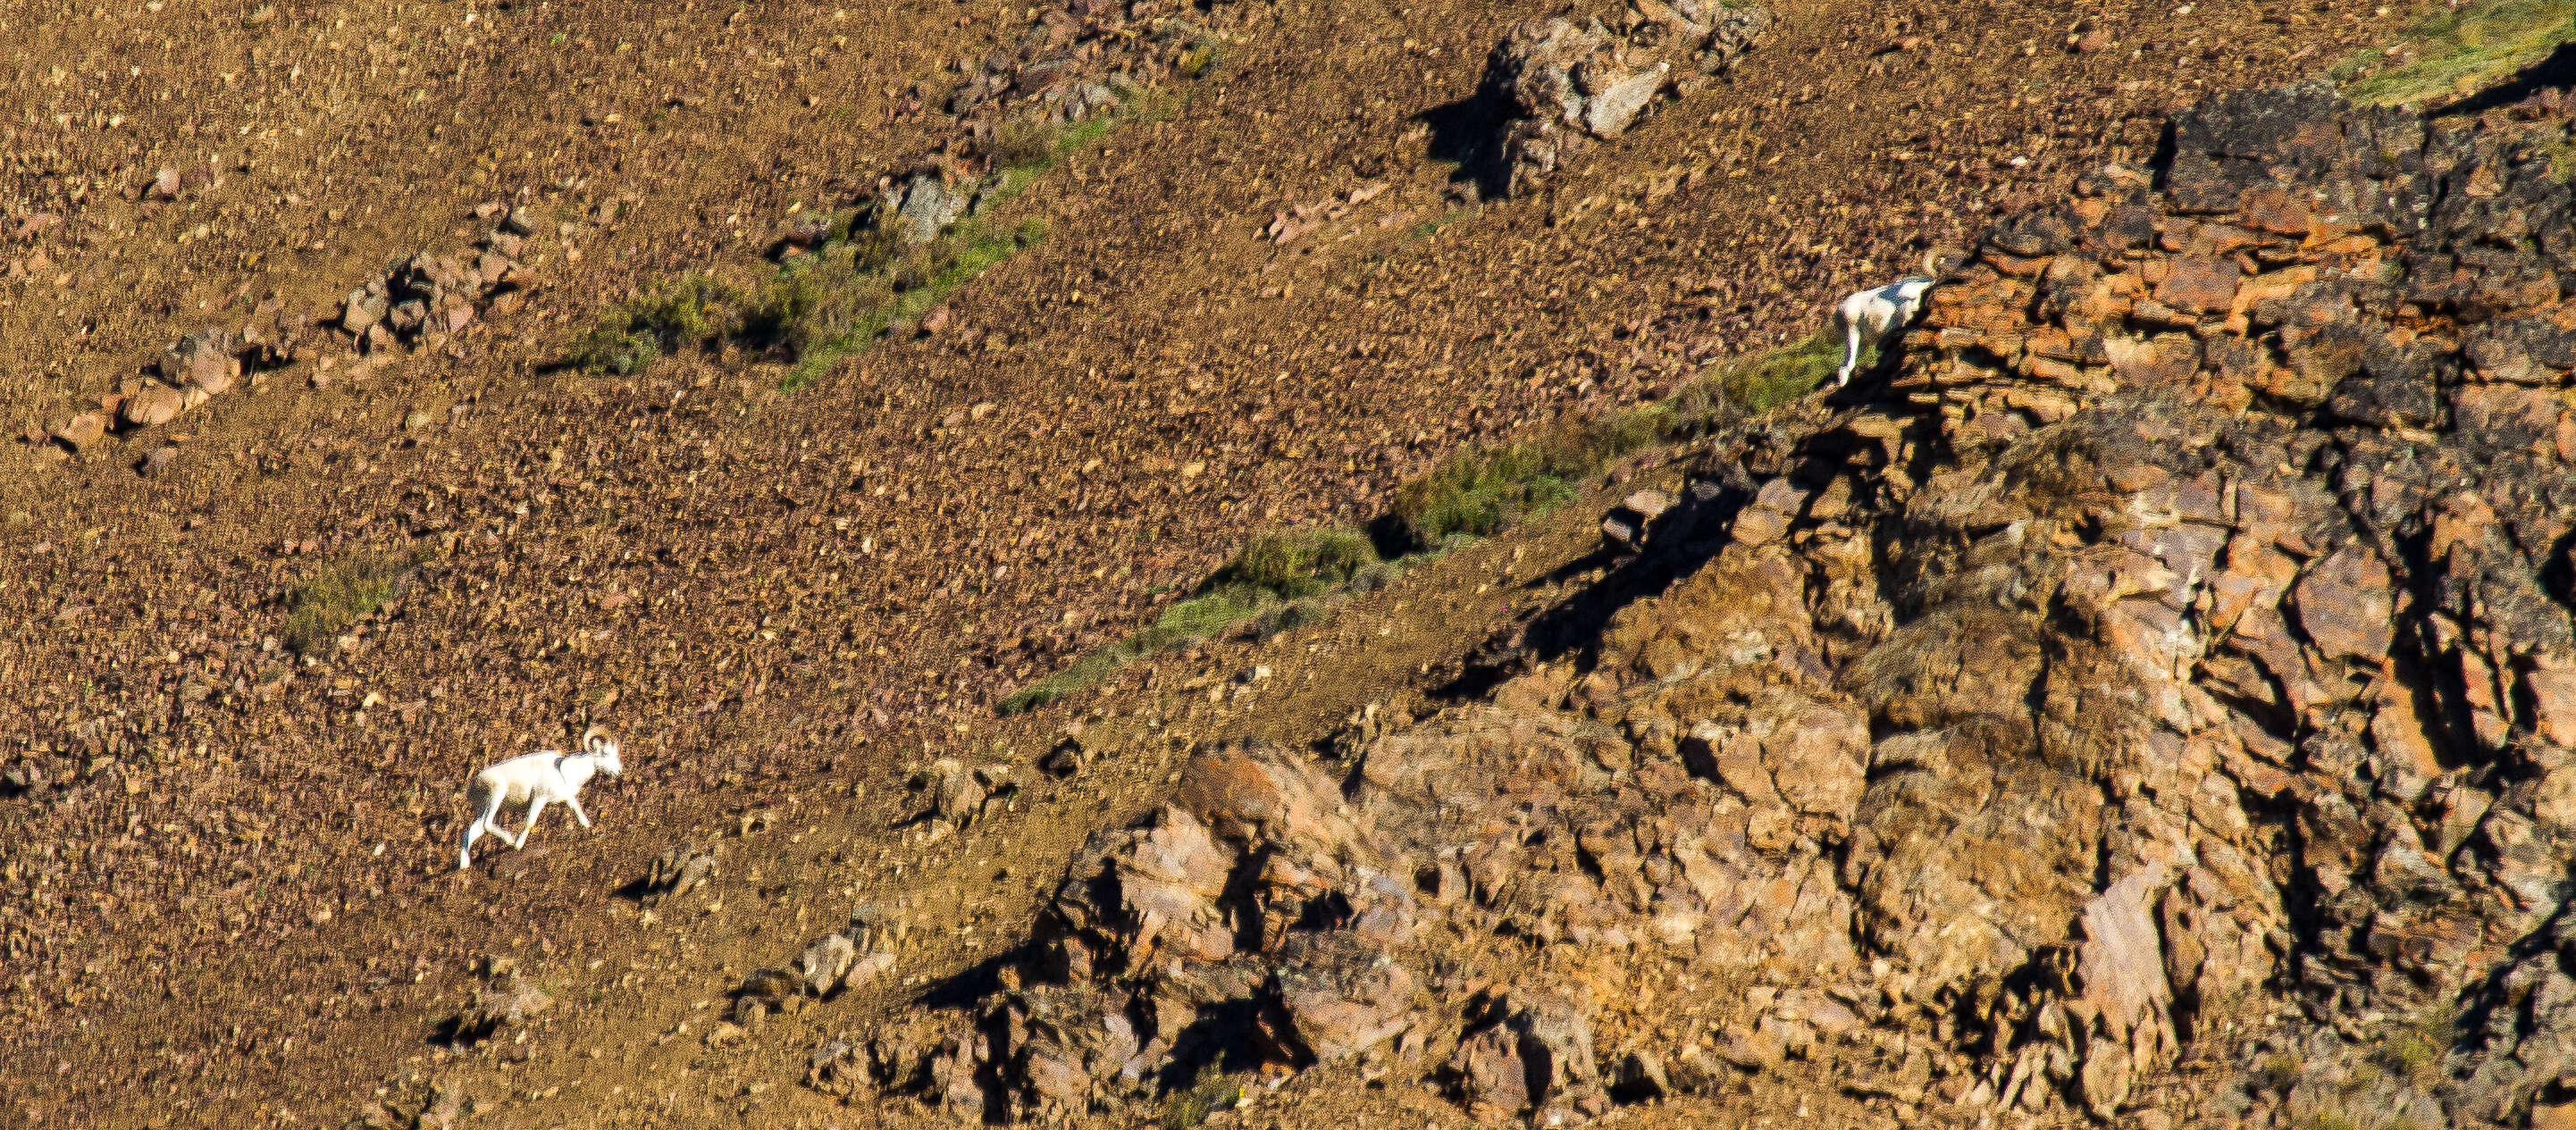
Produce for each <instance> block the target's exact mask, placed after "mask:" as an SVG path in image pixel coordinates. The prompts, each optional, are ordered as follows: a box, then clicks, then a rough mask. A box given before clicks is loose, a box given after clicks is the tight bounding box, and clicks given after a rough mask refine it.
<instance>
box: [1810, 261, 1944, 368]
mask: <svg viewBox="0 0 2576 1130" xmlns="http://www.w3.org/2000/svg"><path fill="white" fill-rule="evenodd" d="M1930 289H1932V280H1931V279H1927V278H1924V277H1922V276H1919V275H1917V276H1911V277H1908V278H1902V279H1898V280H1896V281H1895V282H1892V283H1889V284H1887V285H1886V286H1881V287H1873V288H1871V289H1869V290H1864V291H1861V292H1860V293H1858V294H1854V295H1852V296H1851V297H1849V298H1845V299H1843V301H1842V305H1839V306H1836V307H1834V329H1833V332H1834V336H1836V337H1839V338H1841V339H1843V367H1842V368H1841V369H1839V370H1837V371H1836V372H1835V373H1834V387H1835V388H1841V387H1842V386H1843V385H1845V384H1848V383H1850V381H1851V375H1852V370H1854V369H1857V368H1859V367H1860V353H1861V349H1862V348H1863V346H1865V345H1866V346H1869V347H1873V348H1877V349H1881V350H1884V349H1886V348H1887V343H1888V342H1890V341H1892V340H1894V339H1895V337H1896V335H1897V334H1899V333H1902V332H1904V330H1905V327H1906V326H1909V325H1911V324H1913V322H1914V316H1915V315H1916V314H1917V313H1920V312H1921V311H1922V309H1923V292H1924V291H1927V290H1930Z"/></svg>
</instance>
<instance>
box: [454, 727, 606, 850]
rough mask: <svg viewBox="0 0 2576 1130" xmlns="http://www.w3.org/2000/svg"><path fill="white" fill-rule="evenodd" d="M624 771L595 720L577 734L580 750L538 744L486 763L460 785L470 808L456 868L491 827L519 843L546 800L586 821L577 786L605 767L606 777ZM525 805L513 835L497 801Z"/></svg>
mask: <svg viewBox="0 0 2576 1130" xmlns="http://www.w3.org/2000/svg"><path fill="white" fill-rule="evenodd" d="M624 772H626V766H625V765H624V763H622V762H620V761H619V760H618V758H617V740H616V739H614V738H611V737H609V736H608V734H607V732H606V731H604V730H602V729H601V728H599V727H597V726H593V727H591V728H590V729H588V730H586V731H584V732H583V733H582V735H581V752H580V753H563V752H561V751H558V750H551V749H549V750H542V751H539V752H537V753H530V754H523V755H521V756H518V757H513V758H511V759H509V760H507V761H503V762H500V763H497V764H495V765H492V766H490V767H488V768H486V769H484V770H483V771H482V772H480V773H477V774H475V775H474V781H473V783H472V784H470V785H467V786H466V789H465V797H466V804H467V806H468V807H469V808H471V809H472V810H473V812H474V822H473V823H471V824H467V825H466V826H465V843H464V844H463V845H462V846H460V847H458V848H457V849H456V867H457V870H460V871H462V870H464V869H466V868H469V867H472V866H474V841H476V840H479V839H481V838H483V833H484V832H487V831H488V832H491V833H492V834H493V835H495V836H498V837H500V838H501V839H502V840H505V841H507V842H508V843H509V845H510V846H511V847H514V848H517V847H525V846H527V842H528V833H530V832H533V831H536V829H537V814H538V813H541V812H544V811H545V810H546V806H547V805H549V804H562V805H564V806H565V807H567V808H570V809H572V817H573V819H575V820H578V821H581V826H582V827H584V828H587V827H590V814H589V813H587V812H583V811H582V810H581V795H580V794H581V787H582V786H583V785H585V784H588V783H589V781H590V779H591V777H592V776H594V775H596V774H599V773H606V774H608V775H609V776H611V777H615V776H618V775H620V774H623V773H624ZM505 804H524V805H527V806H528V823H527V826H525V827H523V828H521V829H519V834H518V835H517V836H515V837H513V836H512V835H510V833H509V832H508V831H506V830H504V829H502V827H501V825H500V821H499V817H500V815H501V806H502V805H505Z"/></svg>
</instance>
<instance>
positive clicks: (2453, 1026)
mask: <svg viewBox="0 0 2576 1130" xmlns="http://www.w3.org/2000/svg"><path fill="white" fill-rule="evenodd" d="M2458 1022H2459V1014H2458V1013H2457V1012H2455V1011H2453V1010H2452V1009H2450V1008H2448V1007H2436V1008H2432V1009H2428V1010H2426V1011H2425V1012H2424V1013H2423V1014H2422V1015H2420V1016H2417V1017H2415V1018H2414V1021H2413V1022H2412V1023H2410V1024H2408V1025H2407V1026H2406V1027H2403V1028H2400V1029H2398V1030H2397V1031H2395V1032H2392V1033H2390V1034H2389V1035H2387V1036H2386V1037H2384V1038H2382V1039H2381V1040H2380V1042H2379V1046H2378V1047H2375V1048H2373V1049H2371V1053H2370V1059H2371V1062H2372V1063H2376V1064H2378V1065H2379V1066H2380V1067H2382V1068H2384V1069H2386V1070H2387V1071H2388V1073H2389V1074H2391V1075H2394V1076H2396V1077H2397V1078H2399V1079H2402V1080H2404V1081H2405V1082H2406V1083H2407V1085H2408V1086H2411V1087H2414V1088H2416V1089H2417V1090H2431V1089H2432V1087H2433V1086H2434V1085H2435V1084H2436V1083H2438V1082H2440V1081H2441V1077H2442V1061H2443V1060H2444V1059H2445V1058H2446V1057H2448V1056H2449V1055H2450V1052H2451V1045H2452V1044H2454V1043H2456V1042H2458V1040H2459V1028H2458Z"/></svg>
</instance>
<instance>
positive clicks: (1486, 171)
mask: <svg viewBox="0 0 2576 1130" xmlns="http://www.w3.org/2000/svg"><path fill="white" fill-rule="evenodd" d="M1512 117H1513V107H1512V104H1511V100H1510V99H1508V98H1505V97H1503V95H1502V93H1501V92H1499V91H1497V90H1495V89H1494V88H1493V86H1492V84H1491V83H1486V84H1484V85H1481V86H1479V87H1478V88H1477V90H1476V93H1474V94H1471V95H1469V96H1467V97H1465V98H1461V99H1458V100H1457V101H1455V102H1447V103H1443V104H1441V105H1438V106H1434V107H1432V108H1430V109H1428V110H1425V111H1423V112H1421V113H1420V114H1417V115H1414V120H1415V121H1418V122H1421V123H1422V124H1424V125H1426V126H1429V127H1431V145H1430V148H1429V150H1428V151H1427V153H1426V155H1427V156H1429V157H1430V158H1431V159H1432V160H1434V161H1442V162H1447V163H1449V164H1453V165H1456V166H1457V169H1456V171H1454V172H1452V173H1451V174H1450V176H1449V179H1450V181H1451V182H1452V183H1465V184H1472V185H1474V186H1475V188H1476V194H1477V196H1478V197H1480V198H1482V199H1486V200H1498V199H1501V198H1502V196H1503V194H1504V193H1506V192H1508V191H1510V188H1511V170H1510V169H1509V168H1507V167H1505V166H1504V164H1503V127H1504V126H1505V125H1507V124H1509V123H1510V122H1511V120H1512Z"/></svg>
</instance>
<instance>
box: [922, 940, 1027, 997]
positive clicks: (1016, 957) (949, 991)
mask: <svg viewBox="0 0 2576 1130" xmlns="http://www.w3.org/2000/svg"><path fill="white" fill-rule="evenodd" d="M1038 956H1039V955H1038V953H1037V952H1036V948H1035V946H1034V945H1032V944H1028V943H1023V944H1021V945H1017V946H1013V947H1012V948H1010V949H1007V950H1004V951H1002V952H1000V953H997V954H994V955H993V956H991V957H988V958H985V959H984V960H982V961H979V962H976V963H975V964H973V965H970V966H967V967H966V968H964V969H961V970H958V971H957V972H955V973H952V974H949V975H948V976H946V977H942V978H940V979H938V980H936V981H932V982H931V983H929V984H927V985H924V986H922V988H921V992H920V994H919V995H917V996H915V997H913V998H912V999H913V1003H914V1004H916V1005H919V1006H921V1007H923V1008H937V1009H972V1008H974V1007H976V1006H977V1005H979V1004H981V1003H983V1001H984V1000H985V999H986V998H988V997H991V996H993V995H995V994H997V993H1000V992H1001V991H1002V971H1003V970H1005V969H1013V968H1017V969H1035V968H1037V958H1038Z"/></svg>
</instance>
